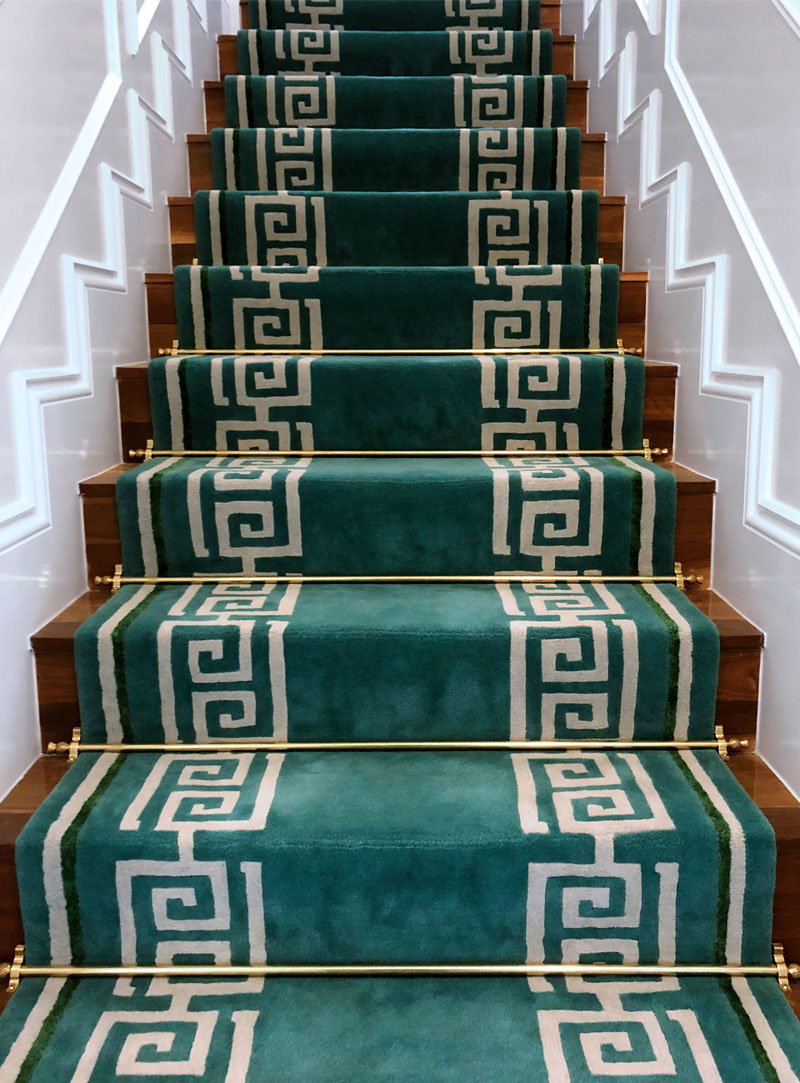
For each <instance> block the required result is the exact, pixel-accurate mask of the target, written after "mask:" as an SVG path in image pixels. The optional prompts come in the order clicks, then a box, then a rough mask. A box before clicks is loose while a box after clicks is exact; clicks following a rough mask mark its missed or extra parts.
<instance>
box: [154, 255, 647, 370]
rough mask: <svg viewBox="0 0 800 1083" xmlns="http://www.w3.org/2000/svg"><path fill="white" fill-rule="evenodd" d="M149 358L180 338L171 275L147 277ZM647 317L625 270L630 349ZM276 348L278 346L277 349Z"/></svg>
mask: <svg viewBox="0 0 800 1083" xmlns="http://www.w3.org/2000/svg"><path fill="white" fill-rule="evenodd" d="M144 281H145V290H146V294H147V320H148V329H149V334H150V355H151V356H152V357H155V356H157V355H158V351H159V350H165V349H169V348H171V346H172V344H173V343H174V342H175V340H176V339H177V337H178V328H177V315H176V312H175V283H174V280H173V277H172V273H171V272H170V273H168V274H146V275H145V276H144ZM646 314H647V272H646V271H623V272H622V274H621V275H620V284H619V313H618V320H617V333H618V334H619V336H620V338H621V339H622V342H623V343H624V344H625V348H626V349H627V350H642V349H644V337H645V318H646ZM276 349H277V347H276Z"/></svg>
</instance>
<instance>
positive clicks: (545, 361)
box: [479, 214, 625, 452]
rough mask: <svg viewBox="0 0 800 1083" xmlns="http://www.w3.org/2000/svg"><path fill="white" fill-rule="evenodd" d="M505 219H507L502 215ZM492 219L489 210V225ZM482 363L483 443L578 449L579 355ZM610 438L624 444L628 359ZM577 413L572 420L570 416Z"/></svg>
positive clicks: (616, 364) (616, 388)
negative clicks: (623, 426) (623, 431)
mask: <svg viewBox="0 0 800 1083" xmlns="http://www.w3.org/2000/svg"><path fill="white" fill-rule="evenodd" d="M499 217H500V222H501V223H502V221H503V219H502V216H499ZM489 222H491V219H490V218H489V217H488V214H487V225H488V224H489ZM479 360H480V365H481V405H482V407H483V410H484V418H485V420H484V422H483V423H482V425H481V445H482V446H483V447H493V448H495V449H496V450H497V451H522V452H524V451H526V450H533V449H538V450H546V449H550V448H553V449H555V448H576V447H578V445H579V443H580V435H579V424H578V419H577V415H578V410H579V408H580V406H581V398H582V388H581V373H582V362H581V358H580V356H578V355H568V354H567V355H564V356H562V357H557V356H553V355H548V354H539V355H537V354H535V353H534V354H530V355H513V354H512V355H509V356H508V357H506V358H502V359H501V358H497V357H495V356H493V355H488V354H487V355H485V356H483V357H481V358H480V359H479ZM611 387H612V391H611V394H612V425H611V440H612V443H613V444H614V445H615V446H616V447H619V446H621V444H622V423H623V417H624V410H625V362H624V359H623V358H615V359H614V361H613V376H612V384H611ZM571 415H572V419H571Z"/></svg>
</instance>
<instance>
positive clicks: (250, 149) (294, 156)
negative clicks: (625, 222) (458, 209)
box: [211, 128, 581, 192]
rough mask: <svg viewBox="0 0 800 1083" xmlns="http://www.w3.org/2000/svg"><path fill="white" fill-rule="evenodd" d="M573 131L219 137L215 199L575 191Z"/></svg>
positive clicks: (241, 133) (214, 141) (258, 131)
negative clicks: (232, 192)
mask: <svg viewBox="0 0 800 1083" xmlns="http://www.w3.org/2000/svg"><path fill="white" fill-rule="evenodd" d="M580 154H581V133H580V131H579V129H578V128H462V129H460V130H458V129H456V128H418V129H405V128H398V129H396V130H388V129H387V130H386V131H380V130H375V129H373V130H369V129H367V130H360V129H355V128H344V129H337V128H215V129H214V131H213V132H212V133H211V168H212V176H213V181H214V188H215V189H240V190H243V191H251V190H253V191H264V190H268V191H283V190H293V189H299V190H304V191H326V192H330V191H335V190H338V191H342V192H394V191H397V185H398V184H402V185H403V190H404V191H408V192H430V191H434V192H453V191H455V192H488V191H491V190H492V189H507V190H516V189H521V190H523V191H526V192H527V191H538V190H540V189H541V190H564V189H570V190H572V189H575V188H579V187H580V182H581V178H580Z"/></svg>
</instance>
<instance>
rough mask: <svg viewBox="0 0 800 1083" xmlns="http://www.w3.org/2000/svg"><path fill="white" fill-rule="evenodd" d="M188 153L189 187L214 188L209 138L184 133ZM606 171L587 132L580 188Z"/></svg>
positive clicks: (595, 138) (602, 148)
mask: <svg viewBox="0 0 800 1083" xmlns="http://www.w3.org/2000/svg"><path fill="white" fill-rule="evenodd" d="M186 143H187V146H188V152H189V190H190V191H191V193H192V194H193V195H194V193H195V192H200V191H205V190H206V189H208V188H213V187H214V182H213V179H212V176H211V137H210V136H208V135H187V137H186ZM605 172H606V137H605V135H598V134H597V133H594V132H591V133H589V134H588V135H584V136H583V139H582V141H581V188H591V189H593V190H594V191H597V192H599V193H600V195H603V193H604V191H605Z"/></svg>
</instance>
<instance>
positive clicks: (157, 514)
mask: <svg viewBox="0 0 800 1083" xmlns="http://www.w3.org/2000/svg"><path fill="white" fill-rule="evenodd" d="M180 465H181V460H180V459H176V460H175V462H174V463H170V465H169V466H165V467H164V469H163V470H159V471H157V472H156V473H155V474H152V475H151V476H150V479H149V485H148V488H149V496H150V521H151V523H152V528H153V543H154V545H155V548H156V572H155V574H156V575H163V574H164V569H165V568H166V566H167V547H166V545H165V543H164V528H163V525H162V521H161V489H162V482H163V479H164V477H165V476H166V475H167V474H169V472H170V471H171V470H176V469H177V468H178V467H180Z"/></svg>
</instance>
